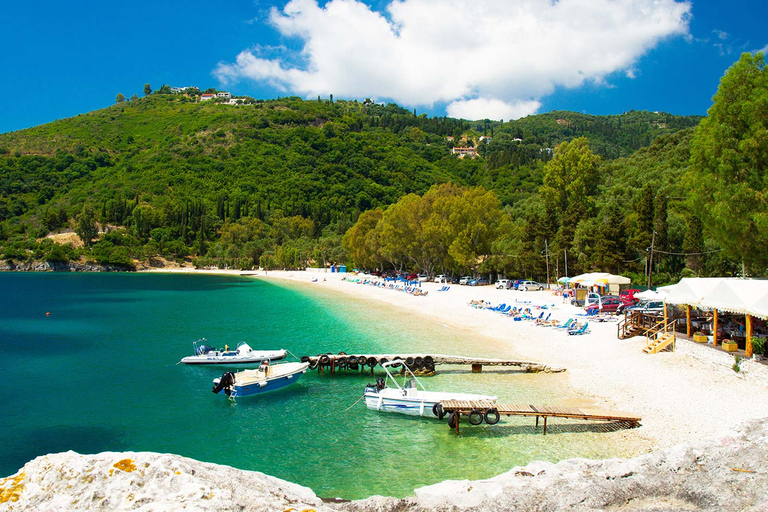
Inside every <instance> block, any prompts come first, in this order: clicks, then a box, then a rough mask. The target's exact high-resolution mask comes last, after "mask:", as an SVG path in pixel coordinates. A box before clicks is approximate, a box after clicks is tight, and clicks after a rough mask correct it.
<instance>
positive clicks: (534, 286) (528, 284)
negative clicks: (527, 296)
mask: <svg viewBox="0 0 768 512" xmlns="http://www.w3.org/2000/svg"><path fill="white" fill-rule="evenodd" d="M517 289H518V290H522V291H524V292H527V291H528V290H543V289H544V285H543V284H541V283H537V282H536V281H523V282H521V283H520V284H518V285H517Z"/></svg>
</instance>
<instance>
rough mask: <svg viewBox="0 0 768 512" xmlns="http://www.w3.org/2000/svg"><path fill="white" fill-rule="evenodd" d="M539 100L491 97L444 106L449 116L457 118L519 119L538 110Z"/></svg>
mask: <svg viewBox="0 0 768 512" xmlns="http://www.w3.org/2000/svg"><path fill="white" fill-rule="evenodd" d="M540 107H541V102H539V101H536V100H528V101H518V102H515V103H508V102H505V101H503V100H497V99H493V98H475V99H471V100H457V101H453V102H451V103H450V104H449V105H448V106H447V107H446V108H445V111H446V114H448V116H449V117H455V118H457V119H507V120H509V119H519V118H521V117H525V116H529V115H531V114H535V113H536V112H538V110H539V108H540Z"/></svg>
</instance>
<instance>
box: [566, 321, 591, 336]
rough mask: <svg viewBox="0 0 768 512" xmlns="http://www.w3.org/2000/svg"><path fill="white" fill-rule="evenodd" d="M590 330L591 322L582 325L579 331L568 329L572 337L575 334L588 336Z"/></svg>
mask: <svg viewBox="0 0 768 512" xmlns="http://www.w3.org/2000/svg"><path fill="white" fill-rule="evenodd" d="M588 329H589V322H584V325H582V326H581V327H580V328H578V329H568V334H569V335H571V336H573V335H575V334H586V333H587V330H588Z"/></svg>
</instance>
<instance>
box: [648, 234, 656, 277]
mask: <svg viewBox="0 0 768 512" xmlns="http://www.w3.org/2000/svg"><path fill="white" fill-rule="evenodd" d="M655 242H656V231H654V232H653V236H651V262H650V264H649V265H648V289H649V290H650V289H651V275H652V274H653V244H654V243H655Z"/></svg>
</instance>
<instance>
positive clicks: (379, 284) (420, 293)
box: [344, 277, 429, 297]
mask: <svg viewBox="0 0 768 512" xmlns="http://www.w3.org/2000/svg"><path fill="white" fill-rule="evenodd" d="M344 280H345V281H348V282H350V283H355V284H367V285H369V286H375V287H376V288H386V289H388V290H397V291H400V292H404V293H408V294H410V295H414V296H416V297H424V296H426V295H427V294H428V293H429V291H427V290H422V289H421V287H419V286H413V285H410V284H405V283H397V282H394V281H389V282H387V281H378V280H373V279H360V278H359V277H358V278H355V279H346V278H345V279H344Z"/></svg>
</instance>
